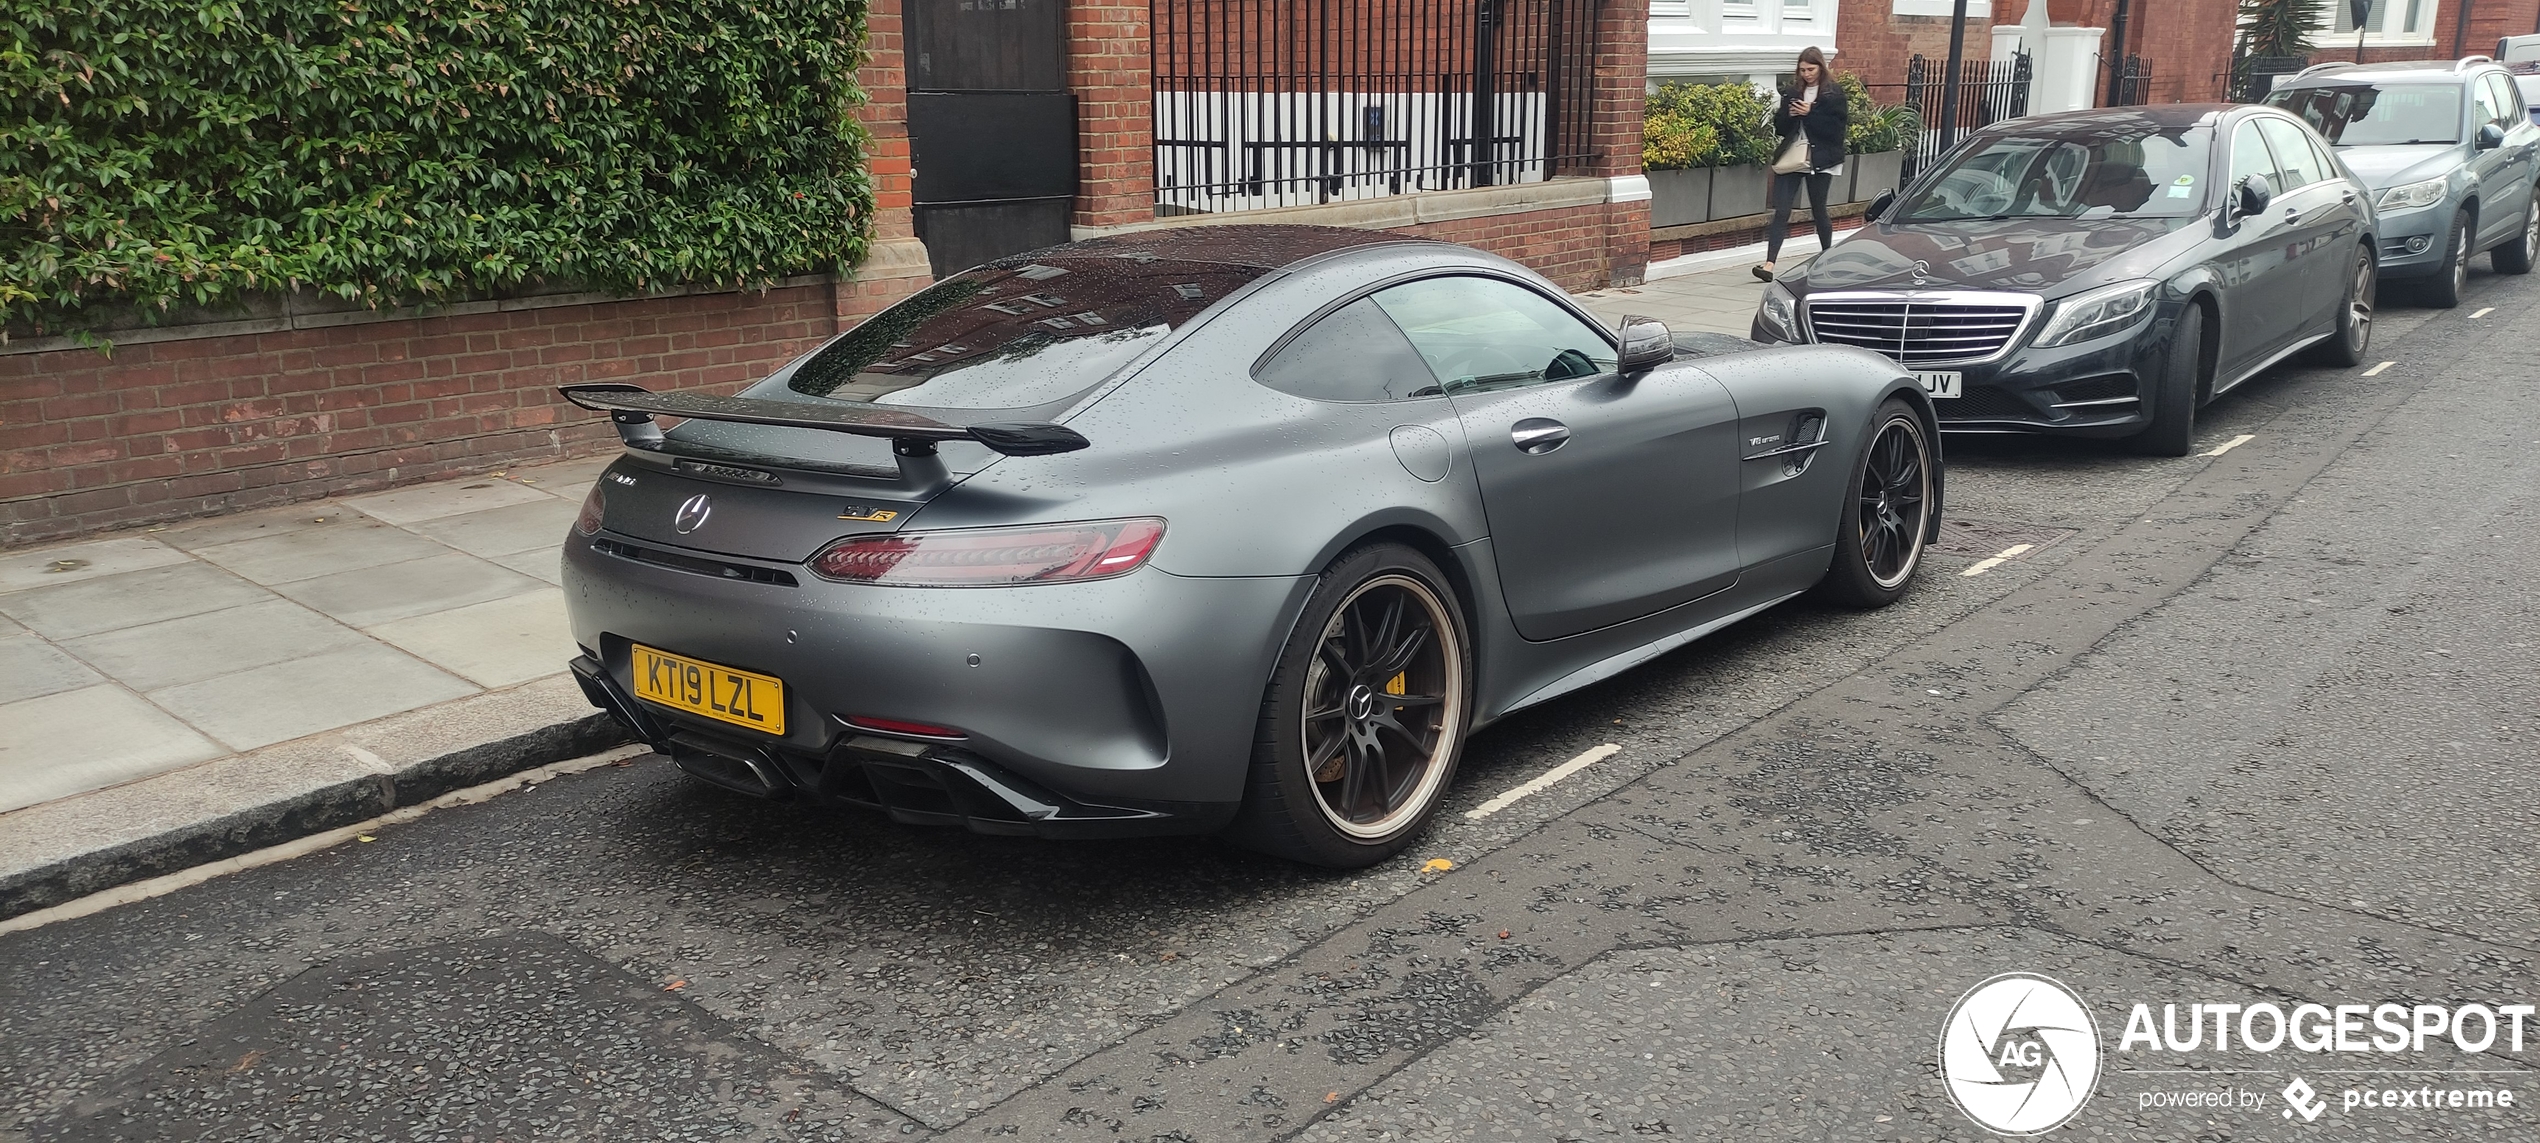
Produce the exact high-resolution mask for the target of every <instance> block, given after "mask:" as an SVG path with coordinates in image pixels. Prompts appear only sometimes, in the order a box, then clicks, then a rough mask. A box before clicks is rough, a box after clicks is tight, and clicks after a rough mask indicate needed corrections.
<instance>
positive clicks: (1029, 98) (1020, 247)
mask: <svg viewBox="0 0 2540 1143" xmlns="http://www.w3.org/2000/svg"><path fill="white" fill-rule="evenodd" d="M905 13H906V18H907V28H908V43H907V49H906V51H907V59H908V137H909V161H910V163H911V164H912V165H913V166H914V167H915V168H916V177H915V179H914V180H913V185H912V186H911V192H912V193H911V197H912V199H913V200H914V205H915V211H914V213H915V215H916V224H917V236H918V237H919V238H920V239H922V240H924V241H925V243H926V257H927V261H928V262H929V263H930V264H931V266H932V268H933V270H934V272H935V276H936V277H939V278H940V277H943V276H944V275H946V274H951V273H955V272H958V271H961V270H966V269H968V268H970V267H972V266H976V265H978V264H980V263H982V262H987V261H990V260H993V259H996V258H1002V257H1004V256H1005V255H1008V254H1015V253H1020V252H1022V251H1025V250H1034V249H1038V248H1040V247H1043V246H1051V245H1055V244H1057V243H1061V242H1065V241H1067V238H1068V219H1069V217H1070V215H1071V214H1072V212H1073V211H1074V209H1075V204H1076V185H1077V174H1076V171H1077V166H1076V97H1075V96H1074V95H1072V94H1070V93H1069V92H1068V90H1067V5H1066V0H994V2H992V3H983V2H981V0H908V3H907V8H906V10H905Z"/></svg>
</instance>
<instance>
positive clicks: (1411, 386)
mask: <svg viewBox="0 0 2540 1143" xmlns="http://www.w3.org/2000/svg"><path fill="white" fill-rule="evenodd" d="M1258 377H1259V378H1260V381H1261V383H1262V384H1264V385H1268V386H1269V387H1271V388H1273V389H1277V390H1279V391H1281V392H1285V393H1294V394H1296V395H1297V396H1299V397H1311V398H1314V399H1315V400H1318V401H1401V400H1407V399H1410V398H1414V397H1434V396H1437V395H1438V394H1439V393H1440V392H1442V390H1441V389H1440V387H1439V385H1438V381H1437V377H1436V376H1435V375H1434V374H1432V373H1430V372H1429V366H1428V364H1427V363H1426V362H1425V361H1423V360H1422V359H1421V357H1420V353H1419V351H1418V350H1416V349H1414V348H1412V346H1411V342H1410V341H1408V340H1407V339H1405V338H1404V337H1403V334H1402V330H1401V329H1400V328H1399V327H1397V326H1395V325H1394V323H1393V319H1392V318H1389V317H1386V316H1385V311H1384V310H1382V309H1380V308H1378V307H1377V305H1376V303H1375V301H1374V300H1373V299H1369V298H1360V299H1358V300H1357V301H1354V302H1351V303H1350V304H1348V305H1346V306H1342V307H1341V308H1339V309H1337V310H1334V311H1332V312H1331V313H1329V314H1326V315H1324V316H1323V319H1322V320H1320V321H1317V322H1315V323H1314V324H1313V325H1312V326H1311V327H1308V328H1307V329H1306V330H1305V332H1303V333H1300V334H1298V335H1296V337H1295V339H1294V340H1291V341H1289V342H1288V344H1287V345H1286V346H1284V347H1282V348H1281V349H1280V350H1279V352H1278V354H1277V355H1276V356H1273V357H1272V358H1271V359H1270V360H1269V361H1267V362H1264V363H1263V364H1262V366H1261V372H1260V373H1259V374H1258Z"/></svg>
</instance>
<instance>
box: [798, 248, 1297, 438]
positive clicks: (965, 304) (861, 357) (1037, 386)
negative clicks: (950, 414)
mask: <svg viewBox="0 0 2540 1143" xmlns="http://www.w3.org/2000/svg"><path fill="white" fill-rule="evenodd" d="M1265 272H1266V271H1264V270H1263V269H1261V268H1260V267H1257V266H1238V265H1231V264H1228V263H1223V262H1186V261H1178V260H1174V259H1169V258H1159V257H1156V256H1154V255H1150V254H1141V253H1139V252H1137V251H1128V252H1124V253H1119V254H1102V255H1077V256H1071V257H1046V258H1042V259H1040V260H1037V261H1025V262H1009V263H999V264H997V265H992V266H982V267H979V268H977V269H973V270H965V271H963V272H961V273H959V274H955V275H953V276H952V277H950V278H946V279H944V280H943V281H941V282H937V283H935V284H934V285H932V286H928V287H927V288H926V289H924V290H921V291H919V292H918V293H917V294H916V295H915V296H913V297H911V298H909V299H907V300H905V301H902V302H900V303H899V304H898V305H895V306H892V307H891V308H889V309H887V310H884V311H882V312H881V313H878V314H875V315H874V316H873V317H871V318H869V319H867V320H866V321H865V322H864V324H862V325H859V326H857V327H855V328H854V329H852V330H849V331H847V333H846V334H845V335H843V336H841V337H839V338H838V339H837V340H836V341H832V342H830V343H829V344H828V345H826V346H824V347H822V348H821V350H820V351H819V352H817V353H815V354H813V355H812V356H811V357H810V358H809V359H807V360H805V361H804V362H803V363H802V365H801V366H799V367H797V368H796V369H795V370H794V371H793V372H792V373H791V374H790V375H788V376H786V377H785V378H784V384H783V388H784V389H786V390H790V391H792V392H793V393H797V394H801V395H803V396H809V397H825V398H829V399H831V400H837V401H863V402H871V403H875V404H883V405H915V406H920V407H925V408H935V409H1020V408H1027V407H1030V406H1033V405H1042V404H1047V403H1049V402H1052V401H1058V400H1062V399H1064V398H1066V397H1068V396H1070V395H1072V394H1075V393H1079V392H1082V391H1084V390H1086V389H1089V388H1091V387H1093V386H1094V385H1096V384H1098V383H1100V382H1101V381H1102V380H1103V379H1104V378H1106V377H1109V376H1110V375H1111V374H1112V373H1114V372H1116V371H1118V370H1119V368H1120V367H1121V366H1123V365H1126V364H1128V363H1129V362H1130V360H1131V359H1133V358H1135V357H1137V356H1138V355H1139V354H1140V353H1143V352H1145V351H1146V350H1147V349H1149V348H1150V347H1152V346H1153V345H1154V344H1155V343H1156V342H1158V341H1160V340H1162V339H1163V338H1164V336H1165V335H1166V334H1169V333H1171V332H1173V330H1174V329H1175V328H1176V327H1178V326H1180V325H1181V324H1182V323H1184V322H1186V321H1189V320H1190V319H1191V317H1192V316H1193V315H1195V314H1197V313H1199V312H1200V311H1201V310H1204V309H1207V308H1208V307H1209V306H1210V305H1213V304H1215V303H1216V301H1217V300H1218V299H1220V298H1223V297H1225V296H1226V295H1227V294H1229V293H1232V292H1234V291H1235V290H1236V289H1238V288H1240V287H1242V286H1243V285H1244V284H1245V283H1247V282H1250V281H1252V280H1253V279H1255V278H1258V277H1260V276H1261V275H1262V274H1263V273H1265ZM770 384H771V385H773V381H771V382H770Z"/></svg>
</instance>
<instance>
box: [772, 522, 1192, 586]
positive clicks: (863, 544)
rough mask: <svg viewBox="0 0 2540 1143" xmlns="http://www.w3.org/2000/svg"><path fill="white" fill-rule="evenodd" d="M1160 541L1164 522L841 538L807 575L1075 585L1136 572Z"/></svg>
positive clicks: (899, 582)
mask: <svg viewBox="0 0 2540 1143" xmlns="http://www.w3.org/2000/svg"><path fill="white" fill-rule="evenodd" d="M1163 538H1164V521H1162V520H1157V519H1153V518H1151V517H1150V518H1140V519H1133V520H1090V521H1086V522H1084V523H1078V524H1033V525H1027V526H1024V527H1020V528H970V529H964V530H961V531H957V532H901V533H898V534H895V535H885V536H849V537H846V538H845V539H842V540H839V541H837V542H836V543H833V544H831V545H829V546H828V547H826V548H822V549H821V550H820V554H819V555H816V556H813V557H812V558H811V570H812V574H814V575H817V576H819V577H821V578H822V579H833V580H837V581H839V582H841V583H869V584H874V585H877V586H882V587H1007V586H1012V585H1016V584H1031V583H1078V582H1082V581H1084V580H1090V579H1109V578H1111V577H1112V576H1116V575H1126V574H1128V573H1129V572H1133V571H1136V570H1137V569H1138V566H1139V565H1141V564H1144V563H1145V562H1147V557H1148V556H1149V555H1151V554H1153V553H1154V551H1155V545H1156V542H1157V541H1159V540H1162V539H1163Z"/></svg>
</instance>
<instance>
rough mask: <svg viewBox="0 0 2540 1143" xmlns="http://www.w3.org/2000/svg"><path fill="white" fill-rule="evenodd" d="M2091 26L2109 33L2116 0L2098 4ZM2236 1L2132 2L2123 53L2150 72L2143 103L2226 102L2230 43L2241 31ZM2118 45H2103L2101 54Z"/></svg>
mask: <svg viewBox="0 0 2540 1143" xmlns="http://www.w3.org/2000/svg"><path fill="white" fill-rule="evenodd" d="M2091 7H2092V11H2091V14H2090V16H2089V25H2088V26H2090V27H2094V28H2106V27H2108V26H2109V21H2110V20H2112V19H2114V18H2115V14H2116V8H2117V5H2116V0H2097V2H2096V3H2095V4H2093V5H2092V6H2091ZM2236 8H2237V6H2236V5H2235V4H2234V3H2232V0H2134V3H2133V4H2132V6H2131V7H2129V8H2128V10H2127V16H2126V33H2125V41H2126V42H2125V53H2126V54H2127V55H2131V56H2141V57H2142V58H2143V61H2144V62H2145V63H2147V64H2149V65H2151V68H2152V83H2151V86H2150V89H2149V94H2148V96H2147V97H2146V100H2145V102H2148V103H2210V102H2213V101H2215V100H2219V99H2221V98H2222V97H2223V92H2224V86H2225V84H2226V83H2227V82H2228V81H2229V79H2230V75H2231V42H2232V37H2233V36H2234V35H2236V34H2237V33H2236V31H2235V29H2237V28H2238V27H2239V15H2238V13H2237V10H2236ZM2113 46H2114V45H2112V44H2110V43H2109V42H2108V41H2106V40H2102V41H2100V50H2101V51H2103V52H2105V51H2108V50H2109V49H2110V48H2111V47H2113ZM2098 91H2099V100H2100V102H2103V103H2104V102H2106V101H2107V97H2108V73H2107V72H2105V71H2102V72H2100V73H2099V86H2098Z"/></svg>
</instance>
